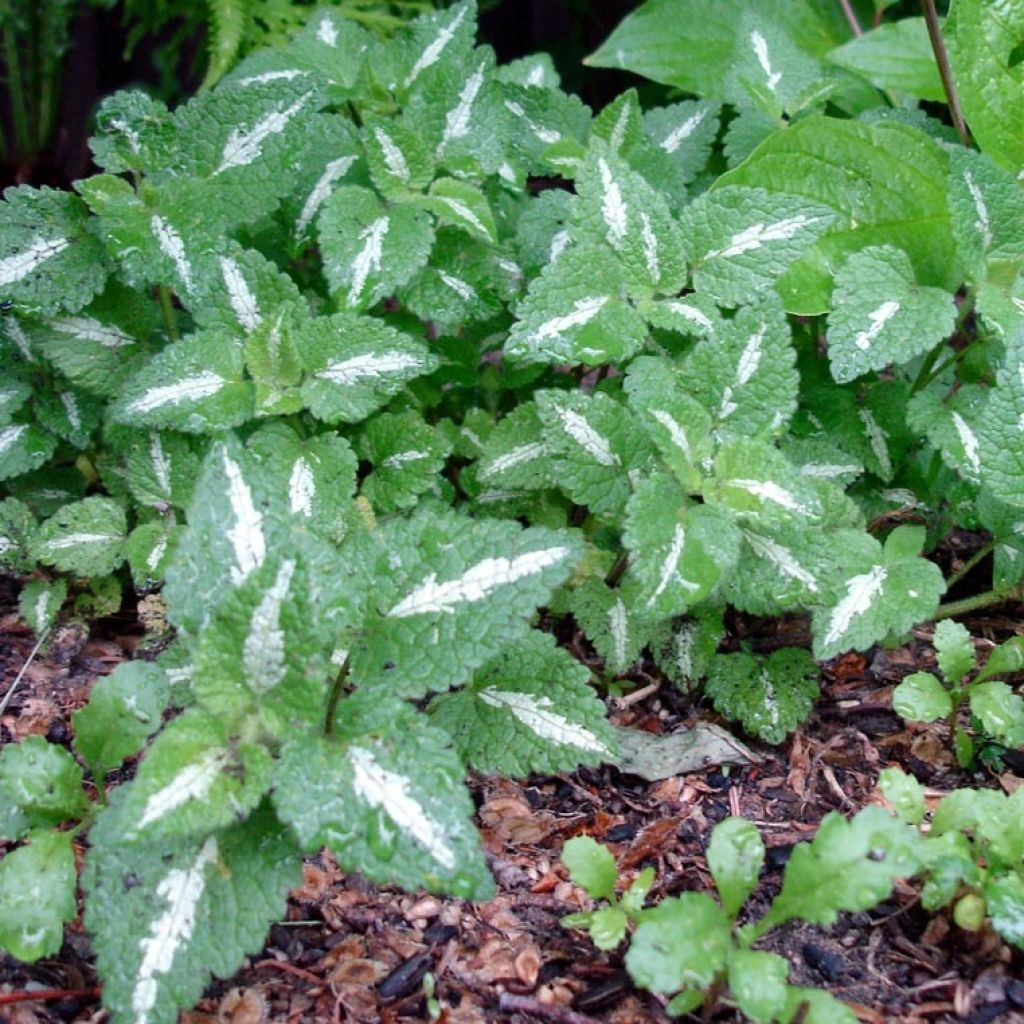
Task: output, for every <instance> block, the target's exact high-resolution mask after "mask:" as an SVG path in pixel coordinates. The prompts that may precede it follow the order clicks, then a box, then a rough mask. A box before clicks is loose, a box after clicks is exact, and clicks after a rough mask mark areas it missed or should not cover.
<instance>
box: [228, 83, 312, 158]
mask: <svg viewBox="0 0 1024 1024" xmlns="http://www.w3.org/2000/svg"><path fill="white" fill-rule="evenodd" d="M311 95H312V93H308V92H307V93H306V94H305V95H304V96H300V97H299V98H298V99H297V100H296V101H295V102H294V103H293V104H292V105H291V106H290V107H288V108H287V109H286V110H275V111H273V112H272V113H270V114H267V116H266V117H264V118H263V120H262V121H257V122H256V124H254V125H253V126H252V128H248V129H246V128H232V129H231V134H230V135H229V136H228V141H227V142H226V143H225V144H224V152H223V153H222V154H221V160H220V165H219V166H218V167H217V170H215V171H214V172H213V176H214V177H216V176H217V175H218V174H222V173H223V172H224V171H227V170H230V169H231V168H233V167H245V166H247V165H248V164H251V163H253V161H255V160H257V159H258V158H259V156H260V153H261V152H262V150H263V143H264V142H266V141H267V139H269V138H272V137H273V136H274V135H280V134H281V132H283V131H284V130H285V128H286V127H287V126H288V122H289V121H290V120H291V119H292V118H293V117H294V116H295V115H296V114H297V113H298V112H299V111H300V110H301V109H302V108H303V107H304V106H305V105H306V101H307V100H308V99H309V97H310V96H311Z"/></svg>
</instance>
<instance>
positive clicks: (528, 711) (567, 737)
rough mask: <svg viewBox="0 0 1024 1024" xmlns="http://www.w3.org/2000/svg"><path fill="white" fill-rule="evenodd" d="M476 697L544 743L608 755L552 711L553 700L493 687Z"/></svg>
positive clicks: (592, 737)
mask: <svg viewBox="0 0 1024 1024" xmlns="http://www.w3.org/2000/svg"><path fill="white" fill-rule="evenodd" d="M477 696H478V697H479V698H480V699H481V700H482V701H483V702H484V703H485V704H489V705H490V706H491V707H492V708H501V709H503V710H505V711H508V712H509V713H510V714H511V715H512V716H513V717H514V718H516V719H517V720H518V721H520V722H522V723H523V725H525V726H526V728H527V729H529V730H530V732H532V733H534V734H535V735H537V736H539V737H540V738H541V739H542V740H547V741H549V742H551V743H557V744H559V745H561V746H568V747H575V748H576V749H577V750H590V751H593V752H594V753H596V754H607V753H608V752H609V751H608V748H607V747H606V746H605V745H604V744H603V743H602V742H601V741H600V740H599V739H598V738H597V737H596V736H595V735H594V734H593V733H592V732H591V731H590V730H589V729H587V728H585V727H584V726H582V725H578V724H577V723H576V722H570V721H569V719H567V718H566V717H565V716H564V715H560V714H558V712H557V711H554V710H552V709H553V707H554V704H553V703H552V701H551V698H550V697H538V696H536V695H535V694H532V693H520V692H517V691H515V690H498V689H495V688H494V687H488V688H487V689H486V690H481V691H480V692H479V693H478V694H477Z"/></svg>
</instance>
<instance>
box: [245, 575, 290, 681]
mask: <svg viewBox="0 0 1024 1024" xmlns="http://www.w3.org/2000/svg"><path fill="white" fill-rule="evenodd" d="M294 574H295V562H294V561H293V560H290V559H289V560H286V561H284V562H282V563H281V567H280V568H279V569H278V571H277V576H276V578H275V579H274V582H273V584H272V585H271V586H270V588H269V589H268V590H267V592H266V593H265V594H264V595H263V598H262V600H261V601H260V603H259V604H258V605H257V606H256V609H255V611H254V612H253V613H252V618H251V619H250V620H249V632H248V634H247V635H246V638H245V641H244V642H243V644H242V672H243V673H244V675H245V681H246V682H247V683H248V684H249V688H250V689H251V690H253V691H254V692H255V693H265V692H266V691H267V690H269V689H271V688H272V687H274V686H277V684H278V683H279V682H281V680H282V679H284V676H285V671H286V668H287V666H286V665H285V635H284V630H283V629H281V606H282V605H283V604H284V602H285V599H286V598H287V597H288V589H289V588H290V587H291V584H292V577H293V576H294Z"/></svg>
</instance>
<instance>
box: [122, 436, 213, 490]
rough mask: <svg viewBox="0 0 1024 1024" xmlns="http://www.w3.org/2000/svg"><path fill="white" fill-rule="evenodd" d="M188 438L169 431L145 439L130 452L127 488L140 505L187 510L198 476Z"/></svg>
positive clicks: (197, 460) (194, 455)
mask: <svg viewBox="0 0 1024 1024" xmlns="http://www.w3.org/2000/svg"><path fill="white" fill-rule="evenodd" d="M199 463H200V460H199V456H198V455H197V454H196V451H195V450H194V448H193V446H192V444H190V443H189V439H188V438H187V437H182V436H181V435H180V434H174V433H171V432H170V431H164V432H160V431H155V430H154V431H152V432H150V433H149V434H144V435H142V436H141V437H140V438H139V440H138V441H137V442H136V443H135V444H134V445H132V447H131V448H130V449H129V451H128V459H127V467H128V476H127V481H128V487H129V489H130V490H131V493H132V497H133V498H135V500H136V501H137V502H139V503H140V504H141V505H153V506H156V507H157V508H160V507H164V506H169V507H173V508H181V509H183V508H186V507H187V506H188V503H189V501H190V500H191V498H192V490H193V488H194V487H195V483H196V477H197V476H198V475H199Z"/></svg>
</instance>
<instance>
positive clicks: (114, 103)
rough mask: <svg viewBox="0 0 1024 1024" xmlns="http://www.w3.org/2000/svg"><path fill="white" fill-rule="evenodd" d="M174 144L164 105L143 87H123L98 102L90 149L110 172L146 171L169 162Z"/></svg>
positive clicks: (100, 163) (101, 165)
mask: <svg viewBox="0 0 1024 1024" xmlns="http://www.w3.org/2000/svg"><path fill="white" fill-rule="evenodd" d="M173 143H174V131H173V129H172V128H171V125H170V115H169V113H168V111H167V105H166V104H165V103H163V102H162V101H161V100H159V99H156V98H155V97H153V96H150V95H149V94H148V93H146V92H143V90H142V89H122V90H120V91H119V92H116V93H114V95H113V96H108V97H106V98H105V99H104V100H103V102H102V103H100V105H99V108H98V109H97V111H96V134H95V135H94V136H93V137H92V138H91V139H90V140H89V148H90V149H91V150H92V154H93V159H94V160H95V161H96V163H97V165H98V166H100V167H102V168H103V170H105V171H107V172H109V173H110V174H124V172H125V171H133V170H134V171H143V172H147V173H148V172H151V171H155V170H158V169H159V168H160V167H162V166H165V165H166V164H167V163H169V162H170V159H171V153H172V151H173Z"/></svg>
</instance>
